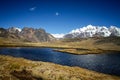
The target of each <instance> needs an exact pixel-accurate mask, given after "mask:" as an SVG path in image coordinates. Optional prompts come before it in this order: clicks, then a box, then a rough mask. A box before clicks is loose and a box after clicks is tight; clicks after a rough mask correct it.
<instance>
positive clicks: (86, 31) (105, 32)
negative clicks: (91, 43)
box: [64, 25, 120, 38]
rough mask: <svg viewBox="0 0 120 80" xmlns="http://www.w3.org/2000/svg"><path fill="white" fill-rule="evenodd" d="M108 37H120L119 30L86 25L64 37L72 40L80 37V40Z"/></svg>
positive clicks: (113, 27)
mask: <svg viewBox="0 0 120 80" xmlns="http://www.w3.org/2000/svg"><path fill="white" fill-rule="evenodd" d="M95 36H100V37H108V36H120V28H117V27H116V26H110V28H108V27H106V26H93V25H88V26H86V27H82V28H79V29H75V30H72V31H71V32H69V33H68V34H67V35H65V36H64V37H65V38H66V37H67V38H74V37H80V38H86V37H95Z"/></svg>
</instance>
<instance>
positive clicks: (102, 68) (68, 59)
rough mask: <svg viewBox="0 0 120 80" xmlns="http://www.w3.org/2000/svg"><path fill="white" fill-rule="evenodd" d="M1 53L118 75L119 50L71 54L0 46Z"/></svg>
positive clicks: (50, 49) (119, 64) (41, 49)
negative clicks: (104, 52)
mask: <svg viewBox="0 0 120 80" xmlns="http://www.w3.org/2000/svg"><path fill="white" fill-rule="evenodd" d="M0 54H1V55H11V56H14V57H23V58H26V59H30V60H35V61H45V62H53V63H57V64H61V65H68V66H79V67H83V68H87V69H90V70H94V71H98V72H102V73H107V74H113V75H118V76H120V52H109V53H107V54H88V55H73V54H68V53H62V52H55V51H53V49H52V48H32V47H31V48H24V47H23V48H21V47H17V48H0Z"/></svg>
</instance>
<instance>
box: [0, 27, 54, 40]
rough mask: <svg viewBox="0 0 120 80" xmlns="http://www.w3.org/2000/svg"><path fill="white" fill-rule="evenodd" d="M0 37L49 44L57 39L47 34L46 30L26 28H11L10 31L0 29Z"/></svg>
mask: <svg viewBox="0 0 120 80" xmlns="http://www.w3.org/2000/svg"><path fill="white" fill-rule="evenodd" d="M0 37H4V38H9V39H19V40H20V41H24V42H48V41H52V40H55V38H54V37H53V36H52V35H51V34H49V33H46V31H45V30H44V29H34V28H28V27H25V28H23V29H22V30H21V29H19V28H15V27H11V28H9V29H4V28H0Z"/></svg>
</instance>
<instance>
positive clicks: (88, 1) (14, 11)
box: [0, 0, 120, 34]
mask: <svg viewBox="0 0 120 80" xmlns="http://www.w3.org/2000/svg"><path fill="white" fill-rule="evenodd" d="M89 24H92V25H96V26H108V27H109V26H111V25H114V26H117V27H120V0H0V27H4V28H8V27H12V26H16V27H19V28H23V27H34V28H43V29H45V30H46V31H47V32H49V33H53V34H55V33H68V32H69V31H71V30H72V29H76V28H80V27H83V26H87V25H89Z"/></svg>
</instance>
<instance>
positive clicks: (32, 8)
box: [29, 7, 37, 11]
mask: <svg viewBox="0 0 120 80" xmlns="http://www.w3.org/2000/svg"><path fill="white" fill-rule="evenodd" d="M36 8H37V7H31V8H30V9H29V10H30V11H34V10H35V9H36Z"/></svg>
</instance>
